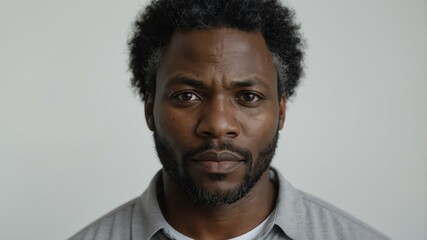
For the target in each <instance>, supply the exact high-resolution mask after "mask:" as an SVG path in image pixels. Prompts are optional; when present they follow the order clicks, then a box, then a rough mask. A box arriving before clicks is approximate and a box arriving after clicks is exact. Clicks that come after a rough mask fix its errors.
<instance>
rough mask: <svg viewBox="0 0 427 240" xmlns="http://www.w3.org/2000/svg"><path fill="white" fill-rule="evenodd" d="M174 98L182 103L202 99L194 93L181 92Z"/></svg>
mask: <svg viewBox="0 0 427 240" xmlns="http://www.w3.org/2000/svg"><path fill="white" fill-rule="evenodd" d="M172 97H173V98H174V99H175V100H178V101H181V102H192V101H200V97H198V96H197V95H196V94H195V93H193V92H179V93H176V94H174V95H173V96H172Z"/></svg>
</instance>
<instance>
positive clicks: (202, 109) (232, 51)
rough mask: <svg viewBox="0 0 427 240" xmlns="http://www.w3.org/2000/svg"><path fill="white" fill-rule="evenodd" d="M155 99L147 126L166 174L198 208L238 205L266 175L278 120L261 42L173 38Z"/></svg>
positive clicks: (245, 36)
mask: <svg viewBox="0 0 427 240" xmlns="http://www.w3.org/2000/svg"><path fill="white" fill-rule="evenodd" d="M155 91H156V92H155V97H154V99H153V96H152V95H151V96H149V97H148V99H147V100H146V103H145V104H146V106H145V107H146V118H147V123H148V126H149V128H150V129H151V130H153V131H154V138H155V143H156V149H157V152H158V156H159V158H160V161H161V163H162V164H163V168H164V170H165V171H166V173H167V174H168V175H169V176H170V177H171V179H173V180H174V182H176V184H177V185H178V186H180V187H181V188H182V189H183V191H185V192H186V193H187V194H189V195H190V196H191V197H192V198H193V199H194V200H195V201H197V202H199V203H202V204H208V205H220V204H229V203H232V202H235V201H237V200H239V199H240V198H242V197H243V196H244V195H245V194H246V193H247V192H248V191H249V190H250V189H251V188H252V187H253V185H254V184H255V183H256V182H257V181H258V180H259V178H260V176H261V175H262V174H263V173H264V172H265V170H266V169H267V168H268V166H269V164H270V162H271V159H272V157H273V155H274V150H275V148H276V142H277V137H278V130H279V129H281V128H282V127H283V122H284V117H285V99H284V97H279V96H278V90H277V72H276V67H275V65H274V63H273V60H272V57H271V54H270V52H269V51H268V49H267V46H266V43H265V40H264V38H263V36H262V34H261V33H260V32H251V33H248V32H244V31H240V30H236V29H230V28H219V29H210V30H196V31H190V32H181V31H177V32H175V33H174V35H173V36H172V38H171V41H170V43H169V45H168V48H167V49H166V52H165V55H164V58H163V61H162V64H161V66H160V67H159V69H158V70H157V78H156V90H155Z"/></svg>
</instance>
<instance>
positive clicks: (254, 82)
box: [231, 77, 268, 88]
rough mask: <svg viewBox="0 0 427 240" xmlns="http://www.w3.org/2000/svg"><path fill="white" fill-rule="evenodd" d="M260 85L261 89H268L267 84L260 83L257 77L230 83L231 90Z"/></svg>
mask: <svg viewBox="0 0 427 240" xmlns="http://www.w3.org/2000/svg"><path fill="white" fill-rule="evenodd" d="M257 85H261V86H262V87H268V84H267V83H265V81H262V80H261V79H259V78H258V77H252V78H248V79H245V80H241V81H232V82H231V87H233V88H244V87H252V86H257Z"/></svg>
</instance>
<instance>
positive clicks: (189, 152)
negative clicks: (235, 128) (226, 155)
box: [182, 142, 252, 162]
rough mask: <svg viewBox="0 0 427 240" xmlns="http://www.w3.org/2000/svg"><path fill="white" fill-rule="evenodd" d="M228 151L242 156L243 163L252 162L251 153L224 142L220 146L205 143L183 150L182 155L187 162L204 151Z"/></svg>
mask: <svg viewBox="0 0 427 240" xmlns="http://www.w3.org/2000/svg"><path fill="white" fill-rule="evenodd" d="M209 150H213V151H230V152H233V153H237V154H238V155H240V156H242V157H243V158H244V161H245V162H252V153H251V152H250V151H249V150H248V149H246V148H242V147H239V146H237V145H235V144H234V143H231V142H224V143H221V144H216V143H214V142H207V143H204V144H201V145H200V146H197V147H193V148H187V149H185V151H184V153H183V154H182V159H183V160H188V159H191V158H193V157H194V156H196V155H197V154H199V153H202V152H205V151H209Z"/></svg>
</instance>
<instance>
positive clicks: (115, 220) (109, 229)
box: [69, 198, 138, 240]
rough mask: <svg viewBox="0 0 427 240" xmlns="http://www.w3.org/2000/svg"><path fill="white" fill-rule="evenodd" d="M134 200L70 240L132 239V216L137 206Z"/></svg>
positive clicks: (90, 225) (106, 215)
mask: <svg viewBox="0 0 427 240" xmlns="http://www.w3.org/2000/svg"><path fill="white" fill-rule="evenodd" d="M137 199H138V198H136V199H133V200H131V201H129V202H127V203H125V204H123V205H121V206H119V207H118V208H116V209H114V210H112V211H111V212H109V213H107V214H105V215H104V216H102V217H101V218H99V219H98V220H96V221H94V222H93V223H91V224H89V225H88V226H87V227H85V228H83V229H82V230H81V231H79V232H78V233H76V234H75V235H74V236H72V237H71V238H69V240H89V239H90V240H107V239H123V240H125V239H130V238H129V237H130V231H131V223H132V215H133V212H134V211H135V208H136V205H137Z"/></svg>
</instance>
